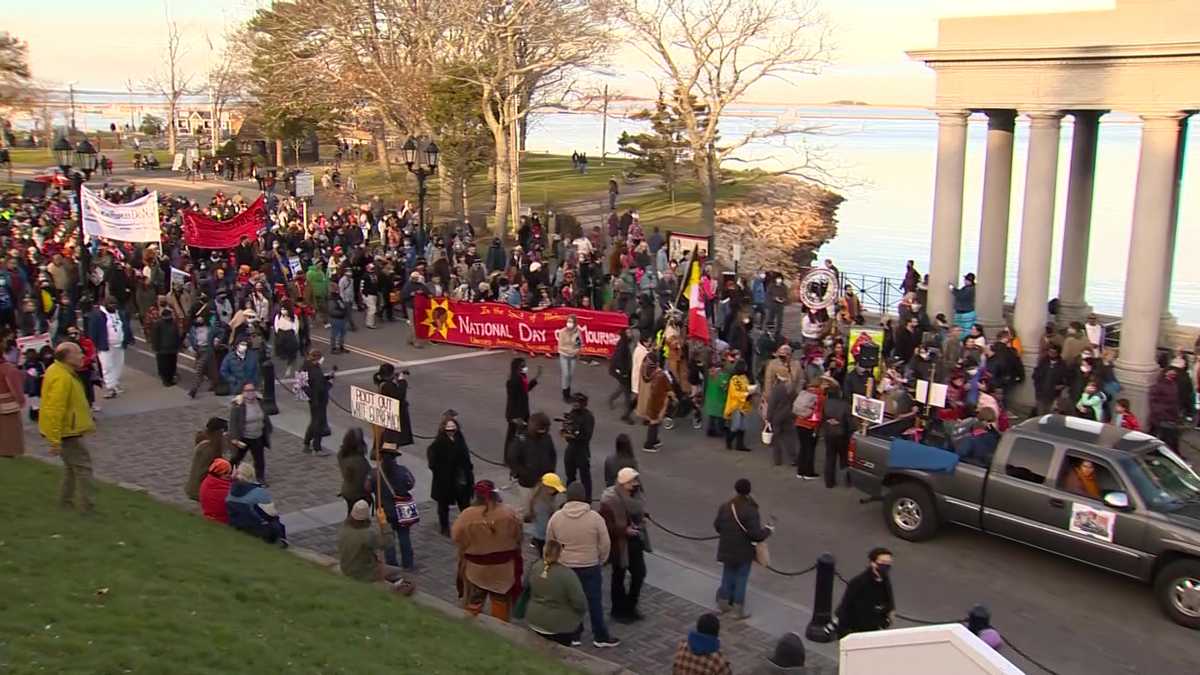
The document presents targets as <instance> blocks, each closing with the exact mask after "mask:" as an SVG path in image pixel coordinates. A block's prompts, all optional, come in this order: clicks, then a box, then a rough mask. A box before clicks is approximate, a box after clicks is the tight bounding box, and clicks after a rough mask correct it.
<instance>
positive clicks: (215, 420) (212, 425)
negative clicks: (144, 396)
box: [183, 417, 229, 520]
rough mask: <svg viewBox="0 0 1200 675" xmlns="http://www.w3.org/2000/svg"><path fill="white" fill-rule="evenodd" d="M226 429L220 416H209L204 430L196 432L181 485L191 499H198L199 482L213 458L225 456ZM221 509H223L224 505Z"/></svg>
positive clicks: (227, 426)
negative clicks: (188, 464)
mask: <svg viewBox="0 0 1200 675" xmlns="http://www.w3.org/2000/svg"><path fill="white" fill-rule="evenodd" d="M228 429H229V425H228V423H226V421H225V420H223V419H221V418H220V417H210V418H209V420H208V423H207V424H205V425H204V431H200V432H197V433H196V447H195V448H193V450H192V468H191V471H190V472H189V473H188V479H187V483H186V484H184V486H183V491H184V492H185V493H186V494H187V496H188V498H189V499H191V500H192V501H197V500H199V499H200V484H201V483H202V482H203V481H204V478H205V476H206V475H207V474H208V471H209V467H210V466H211V465H212V463H213V460H215V459H217V458H218V457H224V456H225V453H226V450H227V449H228V444H229V442H228V441H227V440H226V439H225V432H226V431H228ZM221 510H222V511H224V507H222V509H221ZM226 520H228V519H226Z"/></svg>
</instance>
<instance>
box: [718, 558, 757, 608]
mask: <svg viewBox="0 0 1200 675" xmlns="http://www.w3.org/2000/svg"><path fill="white" fill-rule="evenodd" d="M753 564H754V563H753V562H748V563H744V564H741V565H730V564H729V563H725V565H724V568H723V569H722V570H721V587H720V588H719V589H717V599H718V600H727V601H729V602H731V603H733V604H735V605H744V604H746V588H747V587H748V586H749V585H750V567H751V566H752V565H753Z"/></svg>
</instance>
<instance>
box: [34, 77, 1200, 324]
mask: <svg viewBox="0 0 1200 675" xmlns="http://www.w3.org/2000/svg"><path fill="white" fill-rule="evenodd" d="M128 101H129V97H128V96H126V95H123V94H122V95H97V94H80V95H77V120H78V123H79V125H80V126H81V127H85V128H90V129H101V128H107V127H108V124H109V122H117V123H118V124H121V123H122V122H125V121H128V119H129V114H128V112H125V113H124V116H123V117H122V116H121V115H119V114H118V115H113V114H111V112H110V111H109V110H107V109H105V108H103V107H101V106H104V105H107V104H113V103H116V104H121V105H124V104H127V103H128ZM133 103H134V106H135V107H137V108H139V109H140V111H144V112H155V111H156V108H157V104H156V102H155V99H154V97H152V96H145V95H136V94H135V95H134V98H133ZM186 103H187V104H195V105H201V104H202V100H200V99H199V98H197V99H195V100H189V101H187V102H186ZM136 112H139V111H135V113H136ZM733 112H734V115H731V116H729V117H727V118H726V120H725V122H724V123H723V124H722V128H721V135H722V137H723V138H726V139H738V138H743V137H744V136H745V135H746V134H748V133H750V132H752V131H755V130H763V129H768V128H770V127H771V126H773V125H776V124H778V123H781V122H784V123H790V124H795V125H798V126H804V127H808V128H810V129H811V130H812V133H809V134H805V135H803V136H799V137H791V138H789V139H787V140H783V139H773V140H760V141H756V142H753V143H750V144H748V145H746V146H745V147H743V148H742V149H741V150H740V151H739V153H738V158H739V159H742V160H745V162H744V163H743V162H734V163H730V164H727V166H730V167H731V168H738V167H742V166H752V165H757V166H761V167H763V168H768V169H776V170H778V169H783V168H793V167H796V166H798V165H800V164H802V163H803V162H804V160H805V158H806V157H807V158H810V159H812V160H813V161H814V162H815V163H816V164H818V165H819V166H821V167H822V168H823V169H825V173H824V174H822V176H825V175H828V177H829V179H830V187H831V189H833V190H835V191H837V192H839V193H840V194H842V195H843V196H844V197H845V198H846V201H844V202H843V203H842V205H841V206H840V207H839V209H838V234H837V237H836V238H834V239H833V240H832V241H830V242H829V243H828V244H826V245H825V246H824V247H822V249H821V250H820V251H819V252H818V256H819V257H820V258H825V257H828V258H833V259H834V261H835V262H836V263H837V265H838V267H839V268H841V269H842V270H843V271H845V272H848V273H852V274H864V275H878V276H892V277H899V276H901V275H902V274H903V271H904V262H905V261H906V260H909V259H912V260H915V261H916V263H917V267H918V269H920V270H921V271H923V272H924V271H928V268H929V238H930V229H931V215H932V212H933V180H934V163H935V158H936V151H937V119H936V117H934V115H933V114H932V113H930V112H928V111H926V110H923V109H916V108H866V107H835V106H830V107H789V106H738V107H735V108H733ZM626 113H627V111H626V110H624V109H622V108H620V107H615V108H613V109H610V112H609V119H608V129H607V135H606V139H605V144H606V147H607V149H608V152H609V153H616V148H617V138H619V137H620V135H621V132H622V131H630V132H637V131H642V130H645V129H647V128H648V126H649V125H648V124H646V123H644V122H638V121H634V120H630V119H627V118H626ZM56 123H59V124H61V123H62V118H61V115H60V117H59V119H58V120H57V121H56ZM601 128H602V120H601V116H600V115H599V114H598V113H574V112H553V113H543V114H538V115H535V116H533V117H532V118H531V125H530V130H529V141H528V148H529V150H530V151H534V152H554V153H562V154H570V153H571V152H572V151H574V150H579V151H581V152H586V153H588V157H589V159H590V160H591V162H590V170H592V171H603V168H602V167H600V166H599V161H597V160H598V159H599V157H600V145H601ZM1071 132H1072V127H1071V119H1070V118H1069V117H1067V118H1065V119H1064V120H1063V125H1062V136H1061V139H1062V140H1061V147H1060V149H1059V176H1058V186H1057V198H1056V211H1057V216H1056V218H1055V237H1054V242H1055V244H1054V249H1053V251H1052V252H1051V256H1052V261H1053V262H1052V267H1051V269H1052V273H1051V279H1050V293H1049V297H1056V296H1057V289H1058V269H1059V260H1060V247H1061V239H1062V237H1061V233H1062V221H1063V211H1064V208H1065V205H1066V194H1067V173H1068V169H1069V166H1068V164H1069V159H1070V155H1071V152H1070V151H1071ZM986 133H987V122H986V119H985V118H984V117H983V116H982V115H975V116H973V117H972V118H971V121H970V125H969V128H968V135H967V136H968V144H967V161H966V178H965V183H964V194H963V237H962V259H961V262H960V270H961V272H962V273H963V274H965V273H966V272H970V271H974V270H975V269H976V267H977V261H978V256H979V218H980V209H981V195H982V187H983V165H984V155H985V148H986V139H985V136H986ZM1140 134H1141V126H1140V123H1139V122H1138V120H1137V118H1136V117H1134V116H1131V115H1123V114H1121V113H1111V114H1109V115H1106V116H1105V117H1103V118H1101V123H1100V143H1099V150H1098V155H1097V160H1096V192H1095V203H1094V206H1093V209H1092V229H1091V245H1090V250H1089V256H1088V280H1087V289H1088V298H1087V299H1088V302H1090V303H1091V304H1092V305H1093V306H1094V307H1095V308H1096V309H1097V311H1100V312H1103V313H1106V314H1117V315H1119V314H1120V313H1121V311H1122V306H1123V303H1124V289H1125V272H1126V269H1127V267H1128V265H1129V260H1128V251H1129V241H1130V229H1131V227H1130V224H1131V221H1132V214H1133V197H1134V189H1135V185H1136V180H1137V164H1138V149H1139V139H1140ZM1198 142H1200V122H1197V123H1195V124H1193V125H1191V128H1190V130H1189V133H1188V138H1187V143H1188V146H1189V147H1191V148H1197V147H1200V146H1197V145H1196V144H1197V143H1198ZM1028 150H1029V148H1028V124H1027V123H1026V122H1025V121H1024V120H1021V119H1018V122H1017V131H1016V141H1015V148H1014V153H1013V190H1012V204H1011V209H1010V225H1009V243H1008V274H1007V283H1006V288H1005V296H1006V298H1007V299H1009V300H1010V301H1011V300H1012V299H1013V298H1014V297H1015V295H1016V280H1017V264H1018V261H1017V254H1018V251H1019V249H1020V234H1021V206H1022V202H1023V198H1024V185H1025V159H1026V156H1027V154H1028ZM1197 171H1200V160H1197V159H1196V157H1195V153H1189V154H1187V155H1185V162H1184V180H1183V191H1182V195H1181V198H1180V214H1179V231H1178V235H1177V244H1176V249H1175V266H1174V281H1173V283H1172V286H1171V297H1170V308H1171V311H1172V312H1173V313H1174V314H1175V315H1176V317H1178V318H1179V319H1180V320H1181V321H1183V322H1186V323H1190V324H1200V266H1191V265H1189V264H1188V263H1187V258H1186V256H1187V251H1194V250H1197V247H1198V246H1200V228H1197V227H1194V226H1193V225H1195V224H1197V222H1198V221H1200V181H1197V180H1195V179H1194V177H1196V176H1200V174H1197ZM1189 179H1190V180H1189Z"/></svg>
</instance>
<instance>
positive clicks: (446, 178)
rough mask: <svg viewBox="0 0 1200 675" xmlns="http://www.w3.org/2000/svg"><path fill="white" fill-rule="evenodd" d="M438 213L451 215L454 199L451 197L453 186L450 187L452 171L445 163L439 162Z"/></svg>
mask: <svg viewBox="0 0 1200 675" xmlns="http://www.w3.org/2000/svg"><path fill="white" fill-rule="evenodd" d="M437 175H438V199H437V209H438V213H450V211H451V209H453V206H452V204H453V203H454V197H453V195H451V194H450V193H451V189H452V186H451V185H450V182H451V180H450V169H449V168H448V167H447V166H446V163H445V162H438V167H437Z"/></svg>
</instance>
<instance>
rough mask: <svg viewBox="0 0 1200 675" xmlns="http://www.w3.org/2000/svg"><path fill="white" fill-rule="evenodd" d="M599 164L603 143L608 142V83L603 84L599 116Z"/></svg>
mask: <svg viewBox="0 0 1200 675" xmlns="http://www.w3.org/2000/svg"><path fill="white" fill-rule="evenodd" d="M600 120H601V121H600V166H604V156H605V154H607V153H606V152H605V145H606V144H607V143H608V85H607V84H606V85H604V108H603V110H602V111H601V117H600Z"/></svg>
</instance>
